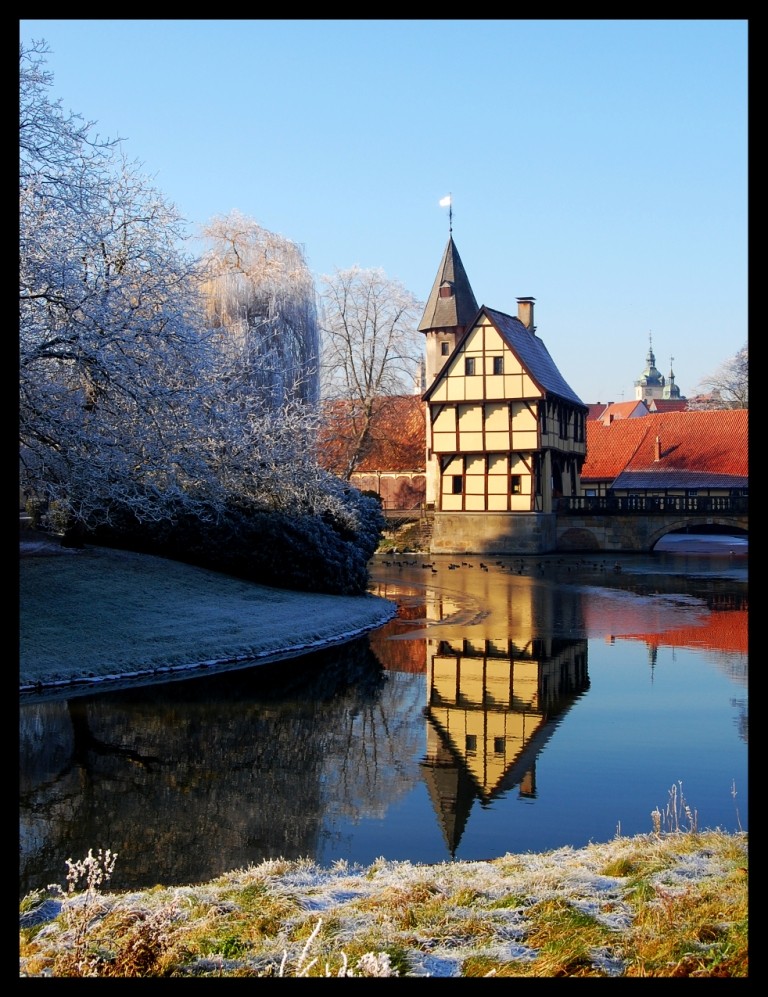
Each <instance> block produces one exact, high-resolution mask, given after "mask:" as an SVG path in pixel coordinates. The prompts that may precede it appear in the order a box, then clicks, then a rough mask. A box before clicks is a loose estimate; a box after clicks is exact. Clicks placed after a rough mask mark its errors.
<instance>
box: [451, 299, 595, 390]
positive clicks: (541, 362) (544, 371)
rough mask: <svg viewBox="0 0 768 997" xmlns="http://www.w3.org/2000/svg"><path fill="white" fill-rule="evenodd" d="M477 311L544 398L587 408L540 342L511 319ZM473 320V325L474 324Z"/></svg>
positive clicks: (493, 313) (488, 310)
mask: <svg viewBox="0 0 768 997" xmlns="http://www.w3.org/2000/svg"><path fill="white" fill-rule="evenodd" d="M480 311H481V312H485V314H486V315H487V316H488V318H489V319H490V320H491V322H493V324H494V325H495V326H496V328H497V329H498V331H499V333H500V335H501V338H502V339H503V340H504V342H505V343H506V344H507V346H508V347H509V348H510V350H512V352H513V353H514V354H515V356H516V357H517V359H518V360H519V361H520V363H521V364H522V365H523V367H525V369H526V370H527V371H528V373H529V374H530V376H531V378H532V379H533V380H534V381H535V383H536V384H537V385H538V387H539V388H540V389H541V390H542V391H544V392H545V393H546V394H550V395H557V397H558V398H563V399H565V400H566V401H569V402H571V403H572V404H574V405H580V406H582V408H584V409H586V408H587V406H586V405H585V404H584V402H583V401H582V400H581V399H580V398H579V396H578V395H577V394H576V392H575V391H574V390H573V389H572V388H571V387H570V385H569V384H568V383H567V381H566V380H565V378H564V377H563V375H562V374H561V373H560V371H559V370H558V369H557V367H556V366H555V362H554V360H553V359H552V357H551V356H550V355H549V351H548V350H547V348H546V346H545V345H544V341H543V340H542V339H541V338H540V337H539V336H537V335H536V334H535V333H534V332H531V331H530V329H527V328H526V327H525V326H524V325H523V323H522V322H521V321H520V319H519V318H517V317H515V316H513V315H506V314H505V313H504V312H497V311H495V310H494V309H493V308H487V307H486V306H485V305H483V307H482V308H481V309H480ZM479 318H480V315H478V316H477V319H479ZM477 319H476V320H475V321H474V322H473V325H475V324H476V323H477ZM467 335H468V332H467V333H465V334H464V337H466V336H467ZM464 337H463V338H464ZM457 347H458V344H457Z"/></svg>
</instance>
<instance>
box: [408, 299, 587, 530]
mask: <svg viewBox="0 0 768 997" xmlns="http://www.w3.org/2000/svg"><path fill="white" fill-rule="evenodd" d="M519 306H520V314H521V315H522V316H523V317H524V318H525V319H527V320H528V321H529V322H530V326H529V325H527V324H525V322H524V321H522V320H521V318H520V317H513V316H511V315H507V314H505V313H503V312H499V311H496V310H494V309H491V308H487V307H485V306H484V307H482V308H481V309H480V310H479V311H478V313H477V315H476V317H475V318H474V320H473V321H472V322H471V323H470V324H469V326H468V328H467V329H466V331H464V333H463V334H462V335H461V336H460V337H459V338H458V340H457V342H456V345H455V348H454V350H453V353H452V354H451V355H450V356H449V357H448V358H447V360H446V361H445V363H444V364H443V366H442V368H441V369H440V370H439V371H438V373H437V375H436V377H435V379H434V382H433V383H432V385H431V386H430V388H428V390H427V392H426V393H425V396H424V398H425V401H426V402H427V405H428V409H429V418H428V420H427V449H428V458H434V463H433V466H434V467H435V474H436V479H437V480H436V482H435V485H434V488H433V493H434V495H435V508H436V510H438V511H441V512H475V513H476V512H547V513H549V512H551V511H552V509H553V497H554V498H556V497H557V496H558V495H560V494H574V495H575V494H577V492H578V488H579V469H580V466H581V462H582V461H583V459H584V454H585V425H586V414H587V407H586V406H585V405H583V404H582V402H581V401H580V399H579V398H578V396H577V395H575V393H574V392H573V391H572V390H571V388H570V387H569V386H568V384H567V382H566V381H565V380H564V379H563V377H562V375H561V374H560V372H559V371H558V369H557V367H556V366H555V364H554V362H553V361H552V358H551V357H550V355H549V353H548V351H547V348H546V346H545V345H544V343H543V342H542V340H541V339H540V338H539V337H538V336H536V334H535V331H534V329H533V325H532V318H533V307H532V306H533V300H532V299H530V298H521V299H519Z"/></svg>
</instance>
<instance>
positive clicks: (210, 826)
mask: <svg viewBox="0 0 768 997" xmlns="http://www.w3.org/2000/svg"><path fill="white" fill-rule="evenodd" d="M402 695H403V689H402V688H401V687H400V684H399V683H398V681H397V680H395V681H388V680H387V677H386V676H385V674H384V672H383V670H382V668H381V666H380V664H379V662H378V661H377V659H376V658H375V657H374V656H373V655H372V653H371V652H370V650H369V648H368V643H367V640H366V639H361V640H358V641H355V642H352V643H350V644H347V645H344V646H341V647H336V648H332V649H328V650H326V651H323V652H319V653H317V654H313V655H309V656H306V657H304V658H301V659H298V658H297V659H294V660H290V661H284V662H281V663H279V664H276V665H274V666H270V665H263V666H259V667H257V668H254V669H249V670H247V671H244V670H243V671H234V672H229V673H227V674H226V675H220V676H218V677H216V676H210V677H207V678H204V679H199V680H198V679H193V680H188V681H183V682H174V683H170V684H168V685H165V686H162V687H158V686H154V687H143V688H140V689H135V690H131V691H130V692H125V693H122V694H120V693H117V694H113V695H103V696H96V697H83V698H82V699H80V700H78V701H77V702H74V701H73V703H72V704H71V706H70V705H69V704H62V703H60V704H48V705H47V706H46V705H45V704H43V705H41V706H39V707H33V706H29V707H25V708H24V710H23V711H22V718H21V722H22V730H21V743H22V758H23V759H24V765H23V785H22V794H21V796H22V798H21V827H22V835H21V887H20V889H21V892H22V894H23V893H25V892H27V891H28V890H30V889H33V888H35V887H39V886H45V885H47V883H49V882H54V881H59V882H61V881H62V879H63V876H64V874H65V872H66V869H65V860H66V859H67V858H70V857H74V858H77V857H80V856H81V855H85V854H86V853H87V851H88V849H89V848H111V849H112V850H113V851H116V852H118V853H119V856H120V857H119V861H118V865H117V867H116V869H115V873H114V875H113V878H112V886H113V887H114V888H115V889H121V888H132V887H136V888H139V887H146V886H149V885H153V884H154V883H156V882H163V883H167V884H172V883H181V882H184V883H188V882H196V881H203V880H206V879H209V878H211V877H212V876H214V875H218V874H220V873H222V872H225V871H227V870H229V869H232V868H238V867H241V866H245V865H248V864H249V863H257V862H260V861H263V860H264V859H267V858H277V857H285V858H297V857H301V856H306V855H313V854H315V851H316V848H317V841H318V837H319V835H320V833H321V830H322V826H323V821H324V819H325V814H326V810H327V808H328V807H329V806H330V805H331V804H330V801H331V799H333V801H337V800H338V801H340V802H338V804H336V803H335V802H334V805H338V806H339V808H340V810H341V811H342V812H345V813H361V812H363V811H364V810H367V809H371V808H373V809H380V808H381V807H382V806H384V805H385V803H386V801H387V799H388V798H389V794H390V793H391V792H392V783H393V781H395V780H397V779H398V778H401V777H402V772H401V770H400V768H399V766H398V764H397V759H398V757H399V756H402V753H403V750H404V748H405V747H407V746H404V745H403V744H402V743H401V741H400V740H399V739H400V738H401V737H402V734H403V730H405V729H406V728H407V727H408V725H409V718H408V716H407V715H405V714H404V713H403V712H402V702H401V701H400V700H401V699H402ZM414 708H418V706H414ZM393 717H394V718H396V719H395V720H393V719H392V718H393Z"/></svg>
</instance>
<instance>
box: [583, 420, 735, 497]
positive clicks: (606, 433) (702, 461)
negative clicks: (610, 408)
mask: <svg viewBox="0 0 768 997" xmlns="http://www.w3.org/2000/svg"><path fill="white" fill-rule="evenodd" d="M748 415H749V413H748V411H747V409H728V410H721V411H700V412H699V411H697V412H691V411H685V412H666V413H665V412H660V413H657V414H653V413H651V414H649V415H645V416H640V417H638V418H637V419H616V420H614V421H613V422H612V423H610V424H609V425H606V424H604V423H603V422H601V421H600V420H592V421H588V422H587V425H586V429H587V455H586V459H585V461H584V465H583V467H582V469H581V480H582V483H587V482H589V481H605V480H610V481H613V482H614V486H615V487H624V488H626V487H643V488H646V487H648V488H651V487H656V488H658V487H670V488H671V487H688V488H694V487H700V488H705V487H719V488H744V487H746V486H747V483H748V474H749V469H748V463H749V461H748ZM657 436H658V437H659V440H660V446H661V458H660V460H658V461H657V460H656V459H655V456H656V454H655V448H656V437H657ZM661 473H663V474H664V482H665V483H664V484H663V485H661V486H660V485H659V475H660V474H661ZM629 474H632V475H635V476H636V477H634V478H628V477H627V478H625V479H624V480H625V481H628V482H631V485H627V484H624V485H620V484H619V475H622V477H623V475H629ZM640 475H643V476H644V477H640ZM674 475H676V476H677V477H676V478H675V477H674ZM693 475H696V479H695V483H694V478H693V477H692V476H693ZM649 476H650V477H649ZM648 480H652V481H653V484H643V485H640V484H639V482H640V481H648ZM676 481H679V482H681V483H682V484H681V485H678V484H677V483H673V482H676ZM708 481H709V482H711V484H709V485H708V484H707V483H706V482H708Z"/></svg>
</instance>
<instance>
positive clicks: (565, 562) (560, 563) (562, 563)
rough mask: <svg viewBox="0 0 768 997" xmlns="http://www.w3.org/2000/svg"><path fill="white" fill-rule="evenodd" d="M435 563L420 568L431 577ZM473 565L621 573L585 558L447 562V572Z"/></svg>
mask: <svg viewBox="0 0 768 997" xmlns="http://www.w3.org/2000/svg"><path fill="white" fill-rule="evenodd" d="M391 553H392V554H397V550H393V551H392V552H391ZM381 563H382V564H384V565H386V566H387V567H394V568H405V567H408V568H413V567H417V566H418V565H419V560H418V558H416V559H415V560H412V561H405V560H387V559H382V562H381ZM436 564H437V562H436V561H422V562H421V567H422V568H423V569H424V570H427V571H431V572H432V574H433V575H436V574H437V573H438V568H437V567H436ZM475 564H477V566H478V567H479V568H480V570H481V571H489V570H490V568H491V567H497V568H502V569H508V570H509V571H512V572H514V573H515V574H518V575H524V574H526V573H527V572H528V571H538V572H539V573H541V572H544V571H546V570H547V569H550V568H557V569H558V570H564V571H566V572H571V571H573V572H577V573H579V572H583V571H608V570H613V571H614V572H615V573H616V574H618V573H620V572H621V564H620V563H619V562H618V561H616V562H614V564H613V566H612V568H611V569H609V565H608V562H607V561H606V560H602V561H588V560H586V559H585V558H578V559H576V560H573V559H571V558H564V557H559V558H552V559H550V560H546V561H533V560H531V561H526V560H525V559H523V558H512V559H508V560H506V561H493V562H492V563H491V564H489V563H487V562H485V561H477V562H474V561H449V562H448V565H447V567H448V570H449V571H457V570H460V569H461V568H474V567H475Z"/></svg>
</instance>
